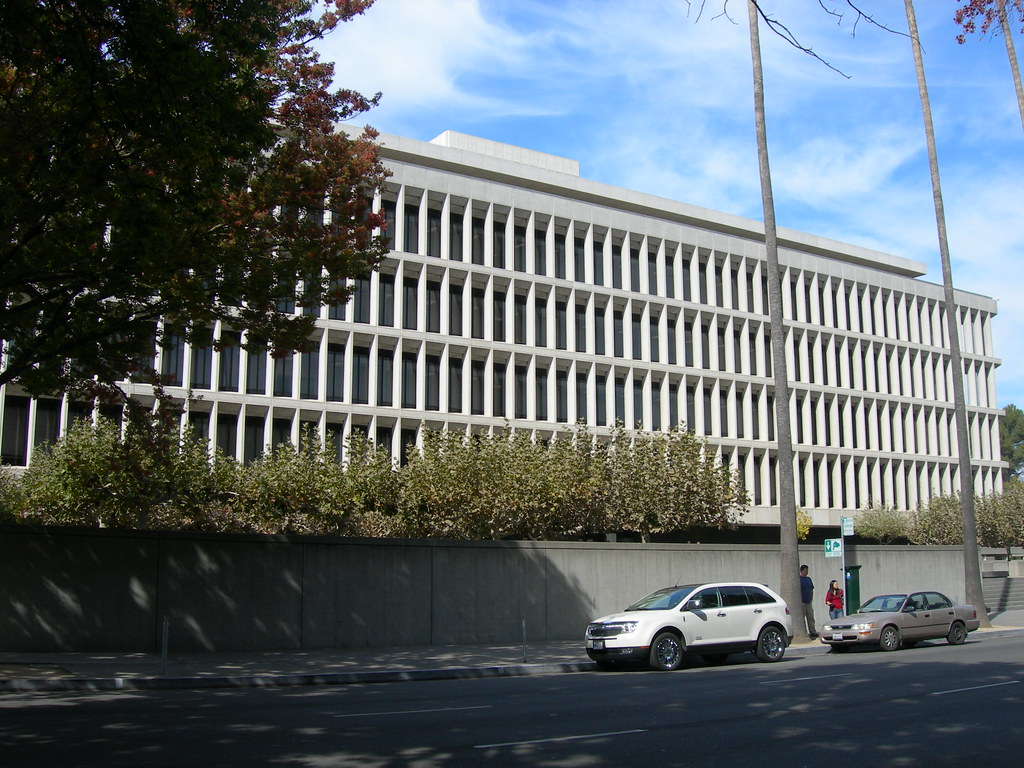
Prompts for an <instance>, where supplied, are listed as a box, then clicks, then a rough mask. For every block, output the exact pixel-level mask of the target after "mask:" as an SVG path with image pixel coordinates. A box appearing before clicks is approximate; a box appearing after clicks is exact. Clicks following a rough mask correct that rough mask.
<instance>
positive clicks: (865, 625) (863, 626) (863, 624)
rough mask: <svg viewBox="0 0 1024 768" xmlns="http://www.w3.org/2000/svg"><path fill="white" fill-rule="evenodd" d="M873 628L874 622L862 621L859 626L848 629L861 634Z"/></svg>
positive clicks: (855, 625)
mask: <svg viewBox="0 0 1024 768" xmlns="http://www.w3.org/2000/svg"><path fill="white" fill-rule="evenodd" d="M874 628H875V622H873V621H862V622H860V623H859V624H854V625H853V626H851V627H850V629H852V630H855V631H857V632H862V631H864V630H865V629H874Z"/></svg>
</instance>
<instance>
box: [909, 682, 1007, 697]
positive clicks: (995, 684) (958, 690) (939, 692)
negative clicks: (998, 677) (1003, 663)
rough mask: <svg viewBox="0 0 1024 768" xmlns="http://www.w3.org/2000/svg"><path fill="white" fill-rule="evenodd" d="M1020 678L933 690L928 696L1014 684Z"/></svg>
mask: <svg viewBox="0 0 1024 768" xmlns="http://www.w3.org/2000/svg"><path fill="white" fill-rule="evenodd" d="M1019 682H1020V680H1007V681H1006V682H1005V683H992V684H991V685H975V686H974V687H973V688H954V689H953V690H952V691H934V692H932V693H929V694H928V695H929V696H945V695H946V694H947V693H963V692H964V691H980V690H982V689H983V688H998V687H999V686H1001V685H1015V684H1017V683H1019Z"/></svg>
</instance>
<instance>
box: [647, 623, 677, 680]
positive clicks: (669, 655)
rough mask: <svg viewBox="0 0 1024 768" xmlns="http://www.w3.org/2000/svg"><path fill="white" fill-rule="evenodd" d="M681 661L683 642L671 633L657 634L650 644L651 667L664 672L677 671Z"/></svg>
mask: <svg viewBox="0 0 1024 768" xmlns="http://www.w3.org/2000/svg"><path fill="white" fill-rule="evenodd" d="M682 661H683V641H682V640H681V639H680V638H679V636H678V635H676V634H675V633H673V632H659V633H658V634H657V635H656V636H655V638H654V641H653V642H652V643H651V666H652V667H653V668H654V669H660V670H663V671H665V672H671V671H672V670H673V669H679V665H680V664H681V663H682Z"/></svg>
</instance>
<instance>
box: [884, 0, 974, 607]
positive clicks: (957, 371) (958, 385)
mask: <svg viewBox="0 0 1024 768" xmlns="http://www.w3.org/2000/svg"><path fill="white" fill-rule="evenodd" d="M904 5H905V6H906V11H907V24H908V25H909V28H910V30H909V31H910V44H911V47H912V48H913V51H914V67H915V68H916V70H917V87H918V91H919V93H920V96H921V112H922V113H923V115H924V132H925V139H926V141H927V146H928V165H929V166H930V168H931V177H932V197H933V198H934V202H935V222H936V225H937V227H938V234H939V257H940V259H941V260H942V287H943V289H944V297H945V310H946V329H947V334H948V335H949V358H950V368H951V371H952V379H953V408H954V411H955V416H956V446H957V458H958V462H959V467H960V510H961V512H962V514H963V528H964V544H963V546H964V587H965V591H966V602H968V603H970V604H971V605H973V606H975V607H976V608H979V609H980V610H979V611H978V618H979V619H980V620H981V626H983V627H988V626H991V624H990V623H989V620H988V614H987V613H986V611H985V598H984V596H983V595H982V590H981V561H980V560H979V555H978V530H977V523H976V521H975V515H974V471H973V468H972V467H971V448H970V440H969V434H968V432H967V401H966V398H965V397H964V364H963V360H962V359H961V357H960V310H959V307H957V304H956V296H955V294H954V292H953V270H952V267H951V266H950V259H949V243H948V240H947V238H946V213H945V209H944V208H943V205H942V185H941V184H940V182H939V161H938V155H937V154H936V151H935V129H934V127H933V125H932V108H931V102H930V101H929V99H928V85H927V83H926V82H925V78H924V61H923V59H922V56H921V40H920V38H919V37H918V33H917V18H916V17H915V15H914V3H913V0H904Z"/></svg>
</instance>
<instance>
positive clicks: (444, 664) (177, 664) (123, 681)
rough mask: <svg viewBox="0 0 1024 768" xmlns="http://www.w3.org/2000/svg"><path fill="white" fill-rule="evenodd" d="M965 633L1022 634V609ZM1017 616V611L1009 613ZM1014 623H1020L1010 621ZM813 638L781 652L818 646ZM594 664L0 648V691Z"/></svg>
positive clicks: (560, 652) (430, 675)
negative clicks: (15, 650)
mask: <svg viewBox="0 0 1024 768" xmlns="http://www.w3.org/2000/svg"><path fill="white" fill-rule="evenodd" d="M999 618H1000V624H999V626H994V627H993V628H992V629H986V630H979V631H978V632H974V633H971V635H970V637H971V639H983V638H985V637H1000V636H1007V635H1010V636H1017V635H1020V636H1024V616H1021V617H1019V619H1020V621H1019V622H1018V623H1017V626H1009V625H1008V622H1007V619H1008V618H1010V617H1006V616H1005V615H1004V616H1003V617H999ZM1012 618H1014V619H1017V618H1018V617H1016V616H1014V617H1012ZM1018 627H1021V628H1018ZM827 650H828V649H827V648H826V647H825V646H823V645H822V644H821V643H819V642H817V641H811V642H805V643H800V644H797V643H795V644H794V645H792V646H791V647H790V648H789V649H788V650H787V655H791V656H792V655H805V654H809V653H824V652H826V651H827ZM596 668H597V667H596V665H595V664H594V663H593V662H591V661H590V659H588V658H587V655H586V652H585V651H584V649H583V643H582V641H580V640H566V641H558V642H549V643H540V644H532V645H527V646H526V648H525V653H524V648H523V646H522V645H507V644H501V645H455V646H414V647H400V648H355V649H353V648H343V649H328V650H317V651H280V652H252V653H247V652H209V653H205V652H200V653H178V654H170V655H169V656H168V658H167V660H166V667H165V666H164V663H163V660H162V659H161V657H160V654H146V653H13V652H0V693H11V692H33V691H100V690H155V689H175V688H179V689H181V688H193V689H194V688H246V687H272V686H297V685H342V684H348V683H382V682H398V681H403V680H453V679H460V678H479V677H514V676H523V675H550V674H558V673H564V672H587V671H592V670H595V669H596Z"/></svg>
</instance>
